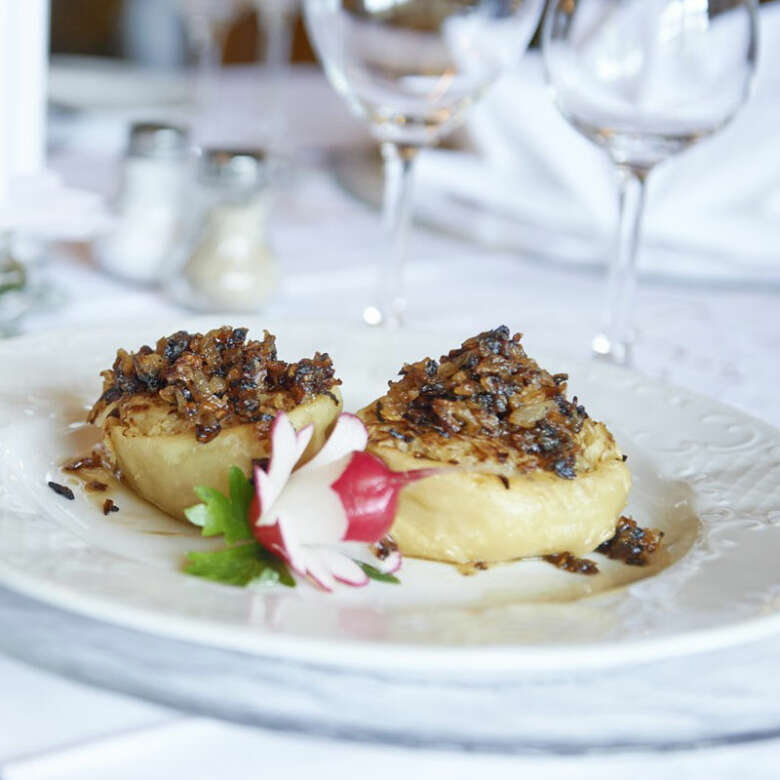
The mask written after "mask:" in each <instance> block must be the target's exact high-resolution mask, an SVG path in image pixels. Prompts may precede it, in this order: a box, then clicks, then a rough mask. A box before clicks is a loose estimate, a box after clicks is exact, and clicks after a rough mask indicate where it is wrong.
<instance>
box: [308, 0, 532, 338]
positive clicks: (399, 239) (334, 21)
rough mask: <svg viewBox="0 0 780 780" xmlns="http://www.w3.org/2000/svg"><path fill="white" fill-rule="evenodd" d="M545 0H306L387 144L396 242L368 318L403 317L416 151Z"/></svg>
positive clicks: (528, 31) (476, 88) (462, 105)
mask: <svg viewBox="0 0 780 780" xmlns="http://www.w3.org/2000/svg"><path fill="white" fill-rule="evenodd" d="M543 5H544V0H305V2H304V13H305V19H306V25H307V29H308V30H309V34H310V37H311V39H312V41H313V43H314V48H315V49H316V51H317V53H318V55H319V58H320V60H321V61H322V64H323V67H324V69H325V72H326V74H327V76H328V78H329V80H330V82H331V84H332V85H333V87H334V88H335V89H336V91H337V92H339V93H340V94H341V95H342V96H343V97H344V98H345V99H346V101H347V103H348V104H349V106H350V107H351V108H352V109H353V111H354V112H355V113H357V114H358V115H359V116H362V117H364V118H365V119H366V120H367V121H368V122H369V125H370V127H371V130H372V133H373V135H374V136H375V137H376V138H377V140H379V141H380V142H381V143H382V144H383V156H384V159H385V183H386V184H385V220H384V221H385V226H386V228H387V230H388V232H389V233H390V234H391V236H390V239H391V243H392V245H393V246H394V250H393V253H392V254H391V257H390V259H389V260H388V261H387V262H386V263H384V264H382V265H383V268H382V271H381V280H380V284H379V289H378V300H377V302H376V305H371V306H369V307H367V308H366V310H365V312H364V320H365V321H366V322H368V323H369V324H379V323H380V322H385V323H386V322H388V321H397V320H399V318H400V316H401V314H402V311H403V308H404V300H403V293H402V289H401V267H402V264H403V254H404V247H405V243H406V233H407V230H408V220H409V199H410V189H411V176H412V166H413V160H414V156H415V153H416V151H417V149H419V148H420V147H422V146H430V145H433V144H435V143H438V141H439V140H440V139H441V138H442V137H443V136H444V135H446V134H447V133H448V132H450V131H451V130H452V129H453V128H454V127H456V126H457V125H458V124H459V123H460V122H461V121H462V120H463V117H464V114H465V112H466V110H467V109H468V108H469V107H470V106H471V105H472V104H473V103H474V102H475V101H477V100H478V99H479V98H480V96H481V95H482V94H483V93H484V92H485V90H486V89H487V88H488V87H489V86H490V85H491V84H492V83H493V82H494V81H495V80H496V79H497V78H498V77H499V76H500V75H501V73H502V72H503V71H504V70H506V68H507V67H509V66H510V65H512V64H513V63H515V62H516V61H517V60H519V58H520V56H521V54H522V53H523V51H524V50H525V48H526V46H527V45H528V42H529V41H530V39H531V36H532V35H533V33H534V30H535V29H536V27H537V24H538V21H539V17H540V16H541V11H542V7H543Z"/></svg>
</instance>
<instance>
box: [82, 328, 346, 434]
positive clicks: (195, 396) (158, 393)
mask: <svg viewBox="0 0 780 780" xmlns="http://www.w3.org/2000/svg"><path fill="white" fill-rule="evenodd" d="M246 335H247V329H246V328H235V329H233V328H230V327H227V326H225V327H222V328H218V329H215V330H211V331H209V332H208V333H206V334H205V335H202V334H200V333H195V334H190V333H186V332H185V331H178V332H177V333H174V334H173V335H172V336H169V337H168V338H162V339H160V340H159V341H158V342H157V345H156V347H155V349H152V348H151V347H149V346H142V347H141V348H140V349H139V350H138V352H126V351H125V350H123V349H120V350H119V351H118V352H117V357H116V360H115V361H114V365H113V366H112V368H111V369H110V370H108V371H103V372H102V376H103V394H102V395H101V397H100V399H99V400H98V402H97V403H96V404H95V406H94V407H93V409H92V411H91V412H90V415H89V421H90V422H94V421H95V420H96V419H97V418H98V417H99V416H101V415H102V414H104V413H110V411H113V409H111V410H110V409H109V408H110V407H112V405H113V406H114V407H115V406H116V405H117V404H119V403H121V402H126V401H129V399H133V403H134V404H135V407H134V408H135V410H136V411H137V410H138V409H139V405H138V401H139V400H141V401H142V400H143V398H144V397H147V398H149V399H152V398H155V397H156V398H159V399H161V400H162V401H164V402H166V403H168V404H170V406H171V407H172V409H174V410H176V411H178V412H179V414H180V415H182V416H183V417H184V418H185V419H187V420H189V421H190V422H191V423H192V425H193V426H194V427H195V432H196V436H197V439H198V441H200V442H207V441H210V440H211V439H213V438H214V437H215V436H217V435H218V434H219V432H220V431H221V430H222V429H223V428H226V427H228V426H230V425H237V424H240V423H249V422H251V423H257V424H259V425H261V426H267V427H270V424H271V422H272V421H273V419H274V417H275V416H276V414H277V412H279V411H280V410H288V409H291V408H292V407H294V406H296V405H298V404H300V403H301V402H302V401H304V400H305V399H309V398H311V397H313V396H315V395H319V394H330V392H331V389H332V388H333V387H334V386H335V385H338V384H340V383H341V380H339V379H335V378H334V370H333V364H332V362H331V359H330V357H329V356H328V355H327V354H326V353H319V352H317V353H316V354H315V355H314V357H313V358H312V359H304V360H301V361H299V362H298V363H285V362H284V361H282V360H279V359H278V357H277V355H276V339H275V337H274V336H272V335H271V334H270V333H268V331H266V332H265V336H264V338H263V340H262V341H246Z"/></svg>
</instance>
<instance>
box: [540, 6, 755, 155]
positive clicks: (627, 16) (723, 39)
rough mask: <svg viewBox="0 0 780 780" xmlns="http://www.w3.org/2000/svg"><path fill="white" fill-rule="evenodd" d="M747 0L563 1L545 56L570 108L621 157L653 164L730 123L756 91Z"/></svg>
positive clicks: (579, 123) (547, 33)
mask: <svg viewBox="0 0 780 780" xmlns="http://www.w3.org/2000/svg"><path fill="white" fill-rule="evenodd" d="M751 6H752V3H751V2H745V1H744V0H709V1H708V0H558V2H556V3H554V4H553V6H552V8H551V11H550V13H549V15H548V17H547V19H546V23H545V26H544V33H543V38H544V42H545V63H546V67H547V73H548V77H549V80H550V82H551V84H552V85H553V88H554V93H555V100H556V103H557V104H558V107H559V109H560V110H561V112H562V113H563V114H564V116H565V117H566V118H567V119H568V120H569V121H570V122H571V123H572V124H573V125H574V126H575V127H576V128H577V129H578V130H579V131H580V132H581V133H582V134H583V135H585V136H587V137H588V138H590V139H591V140H593V141H595V142H596V143H598V144H600V145H601V146H603V147H604V148H605V149H607V151H608V152H609V153H610V154H611V155H612V157H613V159H614V160H615V161H616V162H618V163H621V164H627V165H635V166H638V167H643V168H651V167H653V166H654V165H656V164H658V163H660V162H662V161H664V160H665V159H667V158H668V157H669V156H671V155H672V154H676V153H677V152H680V151H682V150H684V149H685V148H687V147H688V146H690V145H691V144H692V143H694V142H696V141H698V140H699V139H701V138H703V137H705V136H707V135H710V134H712V133H714V132H716V131H717V130H719V129H720V128H721V127H723V126H724V125H725V124H726V123H727V122H728V121H729V120H730V119H731V118H732V117H733V116H734V114H735V113H736V112H737V110H738V109H739V107H740V106H741V105H742V103H743V102H744V101H745V98H746V97H747V94H748V91H749V88H750V83H751V78H752V74H753V69H754V66H755V60H756V34H755V14H754V13H753V11H752V9H751Z"/></svg>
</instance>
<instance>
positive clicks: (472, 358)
mask: <svg viewBox="0 0 780 780" xmlns="http://www.w3.org/2000/svg"><path fill="white" fill-rule="evenodd" d="M520 339H521V336H520V334H517V335H515V336H514V337H510V333H509V329H508V328H506V327H505V326H501V327H499V328H496V329H495V330H490V331H485V332H484V333H480V334H479V335H478V336H475V337H473V338H470V339H468V340H467V341H465V342H464V343H463V345H462V346H461V347H460V348H459V349H455V350H452V351H451V352H450V353H449V354H448V355H445V356H444V357H442V358H441V360H440V361H439V362H437V361H435V360H431V359H430V358H427V359H425V360H421V361H419V362H417V363H412V364H407V365H405V366H404V367H403V368H402V369H401V372H400V374H401V379H400V380H398V381H396V382H390V383H389V390H388V392H387V394H386V395H385V396H384V397H383V398H381V399H379V401H377V403H376V404H374V406H373V407H372V408H371V409H370V410H366V411H365V412H364V413H363V417H364V418H365V419H366V421H367V422H368V424H369V429H370V432H371V441H372V442H373V443H375V444H380V443H382V442H383V441H390V439H391V438H392V439H394V440H395V442H397V443H396V444H395V445H394V446H400V447H404V446H407V448H408V449H409V451H414V453H415V454H418V453H421V454H419V457H425V456H426V453H427V452H428V451H429V450H430V451H432V452H433V451H438V452H441V451H442V448H444V449H445V450H446V446H445V445H446V444H447V443H451V442H455V441H458V440H460V441H462V442H464V443H466V445H467V446H468V448H469V451H470V452H471V453H472V454H473V455H476V457H477V459H478V460H492V461H493V462H495V463H497V464H506V468H507V469H519V470H522V471H530V470H532V469H535V468H542V469H546V470H548V471H552V472H554V473H555V474H557V475H558V476H559V477H561V478H563V479H573V478H574V477H575V476H576V473H575V462H576V456H577V453H578V452H579V450H580V445H579V443H578V441H577V438H576V435H577V433H579V431H580V430H581V428H582V424H583V421H584V420H585V419H586V418H587V413H586V412H585V409H584V408H583V407H582V406H580V405H578V403H577V399H576V398H574V399H573V400H572V401H569V400H567V399H566V381H567V379H568V377H567V375H566V374H555V375H552V374H550V373H548V372H547V371H545V370H544V369H542V368H540V367H539V366H538V365H537V363H536V362H535V361H533V360H531V359H530V358H529V357H528V356H527V355H526V353H525V351H524V350H523V348H522V346H521V344H520Z"/></svg>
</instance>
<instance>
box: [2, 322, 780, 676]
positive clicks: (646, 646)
mask: <svg viewBox="0 0 780 780" xmlns="http://www.w3.org/2000/svg"><path fill="white" fill-rule="evenodd" d="M198 324H199V325H200V327H201V328H202V327H204V326H207V325H208V324H209V323H205V322H203V321H200V323H195V325H196V326H197V325H198ZM249 324H250V325H252V330H251V333H253V334H254V335H257V334H258V333H259V332H260V330H261V327H260V326H261V325H262V323H252V322H250V323H249ZM182 326H184V327H189V328H193V323H174V324H170V323H165V324H159V323H158V324H149V323H143V324H138V325H135V326H133V327H128V326H111V327H108V326H107V327H104V328H101V329H85V330H68V331H56V332H50V333H46V334H42V335H37V336H34V337H28V338H24V339H17V340H12V341H7V342H4V343H1V344H0V372H1V373H0V480H1V481H0V582H2V583H3V584H4V585H6V586H8V587H9V588H12V589H14V590H16V591H19V592H21V593H23V594H25V595H27V596H31V597H33V598H34V599H36V600H39V601H42V602H46V603H48V604H49V605H54V606H57V607H60V608H64V609H66V610H70V611H73V612H78V613H82V614H84V615H87V616H90V617H93V618H97V619H99V620H101V621H106V622H108V623H112V624H117V625H120V626H124V627H127V628H132V629H137V630H141V631H144V632H147V633H149V634H154V635H157V636H158V637H167V638H175V639H177V640H183V641H186V642H189V643H194V644H196V645H199V646H204V647H210V648H221V649H227V650H230V651H240V652H241V653H242V654H245V655H250V656H251V655H255V656H262V657H263V658H271V659H281V660H284V661H285V662H290V661H291V662H296V663H298V662H301V663H304V664H314V665H317V666H318V667H320V668H322V667H327V668H330V669H333V670H334V671H340V672H354V671H355V670H360V671H364V672H370V673H372V674H373V673H376V674H380V675H400V676H403V675H411V676H415V675H420V674H424V675H426V676H428V678H429V679H431V678H433V677H438V678H444V677H447V678H450V679H454V678H458V679H467V680H477V681H478V680H482V681H485V680H490V679H496V678H502V679H508V678H511V677H512V676H513V675H524V674H528V673H529V671H534V670H536V671H540V672H542V671H545V670H546V671H550V670H564V669H569V670H574V669H579V670H581V669H585V668H592V669H596V668H607V667H614V666H615V665H616V664H626V663H632V662H637V661H643V660H648V659H657V658H663V657H670V656H677V655H683V654H689V653H693V652H696V651H702V650H712V649H715V648H719V647H724V646H727V645H733V644H737V643H741V642H746V641H749V640H754V639H758V638H761V637H765V636H768V635H770V634H773V633H775V632H777V631H779V630H780V585H778V575H777V550H778V549H780V431H777V430H775V429H774V428H772V427H770V426H768V425H765V424H764V423H762V422H760V421H758V420H755V419H752V418H750V417H748V416H746V415H744V414H742V413H740V412H738V411H736V410H734V409H731V408H728V407H726V406H723V405H721V404H719V403H718V402H717V401H714V400H710V399H706V398H703V397H699V396H696V395H694V394H692V393H690V392H687V391H684V390H680V389H677V388H672V387H669V386H666V385H663V384H660V383H658V382H655V381H651V380H649V379H647V378H645V377H643V376H641V375H639V374H636V373H632V372H629V371H625V370H622V369H619V368H615V367H612V366H609V365H605V364H601V363H595V362H587V363H578V362H576V361H571V360H567V359H565V358H562V357H559V356H558V357H556V356H554V355H549V354H547V353H546V352H545V351H544V349H542V348H541V347H540V346H539V345H534V344H528V345H526V348H527V350H528V351H529V353H530V354H531V355H532V356H535V355H540V357H541V358H542V362H543V364H544V365H546V366H547V367H548V368H549V369H550V370H553V371H556V372H557V371H568V372H569V373H570V375H571V382H570V390H571V391H572V392H573V393H575V394H576V395H578V396H579V398H580V400H581V401H582V402H583V403H584V404H585V405H586V407H587V408H588V410H589V412H590V413H591V415H592V416H594V417H596V418H597V419H603V420H604V421H605V422H606V423H607V424H608V425H609V426H610V427H611V428H612V429H613V431H614V432H615V434H616V437H617V438H618V440H619V442H620V444H621V446H622V448H623V450H624V452H626V453H628V456H629V460H628V464H629V466H630V467H631V468H632V472H633V475H634V487H633V489H632V493H631V498H630V503H629V511H630V513H631V514H633V516H634V517H635V518H636V519H637V520H638V521H639V523H640V525H643V526H647V527H654V528H661V529H663V530H664V531H665V533H666V536H665V538H664V543H663V549H662V552H661V553H660V554H659V555H658V556H657V558H656V564H655V565H654V566H651V567H648V568H646V569H643V568H636V567H628V566H625V565H624V564H621V563H617V562H612V561H608V560H607V559H605V558H603V557H602V556H598V555H594V556H593V557H594V559H597V560H598V562H599V565H600V568H601V569H602V574H600V575H598V576H596V577H593V578H588V577H584V576H579V575H574V574H569V573H566V572H562V571H559V570H557V569H555V568H554V567H552V566H550V565H549V564H546V563H544V562H541V561H536V560H532V561H522V562H516V563H513V564H508V565H503V566H498V567H495V568H492V569H490V570H488V571H485V572H480V573H478V574H477V575H475V576H464V575H463V574H461V573H460V572H459V571H458V570H456V569H455V568H454V567H451V566H447V565H444V564H436V563H431V562H422V561H413V560H407V561H406V562H405V563H404V566H403V568H402V569H401V571H400V573H399V576H400V579H401V581H402V583H401V585H386V584H382V583H372V584H371V585H370V586H369V587H367V588H364V589H349V588H346V587H345V588H343V589H341V590H339V591H338V592H336V593H335V594H332V595H327V594H323V593H320V592H317V591H316V590H315V589H314V588H312V587H310V586H309V585H307V584H305V583H301V584H299V586H298V587H297V588H295V589H281V588H280V589H279V590H275V589H274V590H268V589H267V588H248V589H239V588H231V587H226V586H222V585H217V584H212V583H209V582H205V581H202V580H199V579H196V578H194V577H190V576H187V575H185V574H182V573H181V572H180V571H179V567H180V565H181V561H182V557H183V555H184V553H185V552H186V551H188V550H194V549H202V548H204V547H208V546H210V545H212V546H213V542H212V541H208V540H202V539H200V538H199V537H198V536H197V533H196V529H192V528H189V527H187V526H185V525H183V524H179V523H177V522H174V521H172V520H170V519H169V518H166V517H165V516H163V515H162V514H161V513H159V512H158V511H157V510H155V509H154V508H152V507H151V506H149V505H147V504H145V503H144V502H142V501H140V500H139V499H137V498H134V497H133V496H131V495H130V494H129V493H128V492H126V491H120V492H119V493H117V494H114V498H115V500H116V503H117V504H118V505H119V506H120V511H119V512H118V513H116V514H113V515H111V516H110V517H108V518H106V517H104V516H103V514H102V512H101V511H100V509H99V507H98V506H97V505H95V503H94V502H93V501H91V500H90V499H89V498H88V497H87V495H86V494H85V493H84V492H83V491H82V490H81V489H80V486H79V482H78V480H76V479H75V478H73V477H69V476H66V475H64V474H62V473H61V471H60V468H59V467H60V465H61V464H62V463H63V462H64V461H65V460H67V459H68V458H70V457H72V456H77V455H80V454H84V453H86V452H88V450H89V446H90V444H91V443H92V442H93V441H94V440H95V439H96V433H95V431H93V430H91V428H90V427H89V426H87V425H86V424H84V422H83V421H84V417H85V412H86V409H87V408H88V407H89V405H90V404H91V402H92V401H93V400H94V399H95V398H96V397H97V396H98V394H99V392H100V387H101V384H100V377H99V371H100V370H101V369H104V368H107V367H109V366H110V365H111V363H112V361H113V357H114V353H115V350H116V348H117V347H120V346H123V347H125V348H131V349H137V348H138V347H139V346H140V345H141V344H143V343H147V342H151V343H153V342H154V340H155V339H156V338H157V337H159V336H161V335H164V334H167V333H169V332H172V330H175V329H176V328H177V327H182ZM267 327H269V328H270V329H271V330H272V331H273V332H275V333H276V334H277V336H278V347H279V354H280V356H281V357H282V358H284V359H288V360H291V361H292V360H296V359H298V358H299V357H301V356H304V355H311V354H312V353H313V352H314V351H315V350H316V349H321V350H327V351H328V352H330V354H331V355H332V356H333V359H334V363H335V365H336V367H337V371H338V374H339V375H340V376H341V377H342V379H343V382H344V384H343V391H344V397H345V408H346V409H352V410H354V409H356V408H358V407H359V406H360V405H361V404H362V403H364V402H367V401H368V400H370V399H371V398H373V397H375V396H376V395H377V394H378V393H380V392H381V390H382V387H383V386H384V384H385V382H386V381H387V379H389V378H391V377H392V376H393V375H394V374H395V373H396V372H397V370H398V368H399V367H400V366H401V364H402V363H403V362H404V361H405V360H415V359H419V358H421V357H423V356H425V355H428V354H433V355H435V356H438V355H439V354H441V353H442V352H443V351H446V350H447V349H449V348H451V347H454V346H457V345H458V344H459V343H460V341H461V340H462V339H463V338H464V337H466V336H468V335H470V334H467V333H453V334H449V335H448V336H446V337H443V336H442V335H441V334H436V333H415V332H405V333H402V334H397V335H395V336H392V337H390V336H388V335H385V334H381V333H377V332H374V331H370V332H369V331H362V330H361V331H355V332H348V331H347V330H345V329H343V328H338V327H335V326H328V325H327V324H317V323H314V324H308V325H306V324H297V325H296V324H292V323H289V322H275V323H269V324H267ZM250 335H251V334H250ZM535 346H536V348H535ZM540 351H541V354H540ZM226 465H229V464H226ZM48 480H54V481H57V482H61V483H65V484H70V485H71V486H72V487H73V488H74V490H75V492H76V493H77V495H76V500H75V501H66V500H64V499H63V498H61V497H60V496H58V495H56V494H55V493H54V492H52V491H51V490H49V489H48V488H47V486H46V483H47V481H48Z"/></svg>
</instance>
